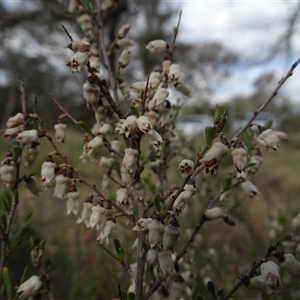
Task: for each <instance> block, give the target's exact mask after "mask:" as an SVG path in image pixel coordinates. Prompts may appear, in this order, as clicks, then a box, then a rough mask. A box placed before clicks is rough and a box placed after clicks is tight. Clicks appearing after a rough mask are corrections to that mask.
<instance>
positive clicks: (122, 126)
mask: <svg viewBox="0 0 300 300" xmlns="http://www.w3.org/2000/svg"><path fill="white" fill-rule="evenodd" d="M136 120H137V117H136V116H134V115H132V116H129V117H127V118H126V119H125V120H124V119H120V120H119V122H118V123H116V124H115V125H116V127H115V130H116V131H119V134H123V133H125V136H126V137H128V136H129V134H130V133H134V132H135V130H136V129H137V124H136Z"/></svg>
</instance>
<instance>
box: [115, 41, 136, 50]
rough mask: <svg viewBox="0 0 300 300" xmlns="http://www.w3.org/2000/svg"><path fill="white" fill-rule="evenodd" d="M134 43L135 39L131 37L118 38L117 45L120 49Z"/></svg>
mask: <svg viewBox="0 0 300 300" xmlns="http://www.w3.org/2000/svg"><path fill="white" fill-rule="evenodd" d="M132 45H133V40H131V39H118V40H117V41H116V46H117V47H118V48H120V49H125V48H127V47H130V46H132Z"/></svg>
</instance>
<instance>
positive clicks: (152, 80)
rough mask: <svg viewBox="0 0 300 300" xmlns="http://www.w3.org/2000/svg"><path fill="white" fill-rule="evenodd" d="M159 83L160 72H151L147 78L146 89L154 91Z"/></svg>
mask: <svg viewBox="0 0 300 300" xmlns="http://www.w3.org/2000/svg"><path fill="white" fill-rule="evenodd" d="M160 82H161V72H160V71H153V72H151V74H150V76H149V82H148V88H149V89H156V88H157V87H158V86H159V84H160Z"/></svg>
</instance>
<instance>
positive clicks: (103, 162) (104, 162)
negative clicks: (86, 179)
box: [99, 156, 114, 168]
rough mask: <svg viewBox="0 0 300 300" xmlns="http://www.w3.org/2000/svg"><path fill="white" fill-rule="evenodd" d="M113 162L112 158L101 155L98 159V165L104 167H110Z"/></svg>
mask: <svg viewBox="0 0 300 300" xmlns="http://www.w3.org/2000/svg"><path fill="white" fill-rule="evenodd" d="M113 162H114V159H113V158H111V157H104V156H101V158H100V160H99V165H100V166H102V167H105V168H111V166H112V164H113Z"/></svg>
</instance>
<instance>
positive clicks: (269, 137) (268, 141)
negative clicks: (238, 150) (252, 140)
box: [257, 129, 280, 150]
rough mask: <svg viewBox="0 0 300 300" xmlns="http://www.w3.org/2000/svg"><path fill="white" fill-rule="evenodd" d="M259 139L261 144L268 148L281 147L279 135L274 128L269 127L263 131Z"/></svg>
mask: <svg viewBox="0 0 300 300" xmlns="http://www.w3.org/2000/svg"><path fill="white" fill-rule="evenodd" d="M257 141H258V143H259V144H260V145H262V146H264V147H265V148H266V149H267V150H268V149H269V148H272V149H273V150H276V149H278V148H279V147H280V145H279V137H278V135H277V134H276V133H275V132H274V131H273V130H272V129H267V130H265V131H263V132H262V133H261V134H260V135H259V136H258V137H257Z"/></svg>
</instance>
